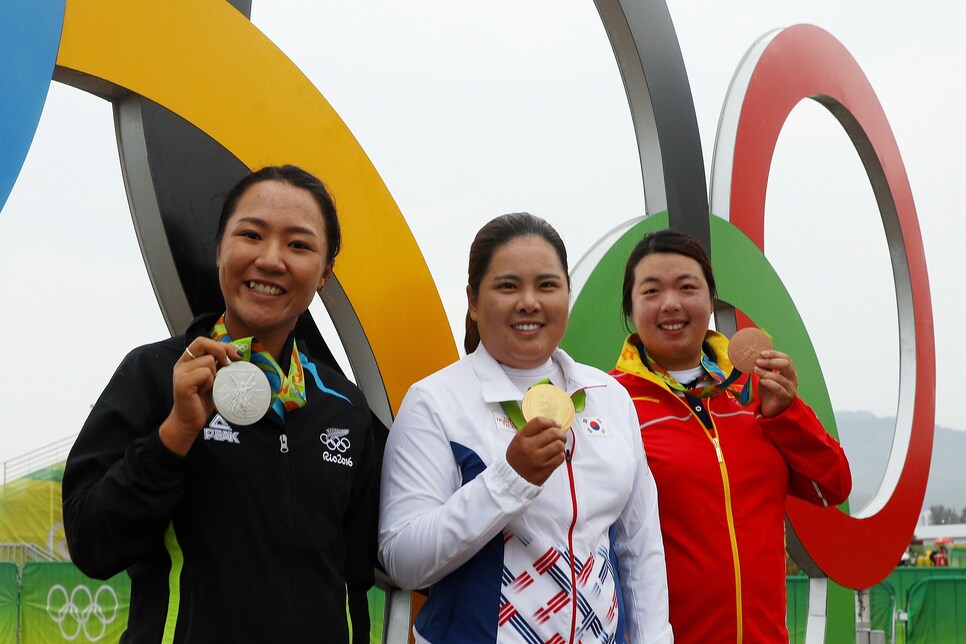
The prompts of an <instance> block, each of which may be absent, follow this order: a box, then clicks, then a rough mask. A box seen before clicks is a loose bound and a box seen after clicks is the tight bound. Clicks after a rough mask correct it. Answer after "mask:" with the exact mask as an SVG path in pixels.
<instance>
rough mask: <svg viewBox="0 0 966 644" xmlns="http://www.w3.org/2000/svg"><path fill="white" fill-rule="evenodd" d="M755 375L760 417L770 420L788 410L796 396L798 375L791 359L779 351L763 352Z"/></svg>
mask: <svg viewBox="0 0 966 644" xmlns="http://www.w3.org/2000/svg"><path fill="white" fill-rule="evenodd" d="M755 374H756V375H757V376H758V399H759V400H760V401H761V414H762V416H764V417H765V418H771V417H773V416H777V415H778V414H780V413H782V412H783V411H785V410H786V409H788V406H789V405H791V404H792V401H793V400H795V396H797V395H798V373H796V371H795V364H794V363H793V362H792V359H791V358H790V357H789V356H788V355H787V354H784V353H782V352H781V351H774V350H769V351H763V352H762V354H761V357H760V358H758V361H757V363H756V366H755Z"/></svg>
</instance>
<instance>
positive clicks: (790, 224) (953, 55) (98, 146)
mask: <svg viewBox="0 0 966 644" xmlns="http://www.w3.org/2000/svg"><path fill="white" fill-rule="evenodd" d="M669 7H670V12H671V17H672V19H673V21H674V24H675V28H676V31H677V35H678V39H679V41H680V43H681V49H682V52H683V55H684V61H685V65H686V67H687V70H688V75H689V78H690V82H691V88H692V92H693V95H694V101H695V107H696V111H697V118H698V125H699V129H700V134H701V139H702V145H703V148H704V154H705V164H706V167H707V168H708V169H709V170H710V159H711V154H712V150H713V146H714V138H715V132H716V128H717V121H718V116H719V111H720V108H721V105H722V102H723V100H724V97H725V93H726V91H727V88H728V84H729V82H730V80H731V76H732V74H733V72H734V70H735V68H736V67H737V65H738V63H739V61H740V60H741V58H742V56H743V54H744V53H745V51H746V50H747V49H748V48H749V47H750V46H751V45H752V44H753V43H754V42H755V41H756V40H758V39H759V38H760V37H761V36H762V35H764V34H765V33H767V32H769V31H771V30H772V29H775V28H780V27H786V26H790V25H792V24H796V23H801V22H807V23H812V24H815V25H818V26H820V27H822V28H824V29H826V30H827V31H829V32H830V33H831V34H832V35H834V36H835V37H837V38H838V39H839V40H840V41H841V42H842V43H843V44H844V45H845V47H846V48H847V49H849V50H850V52H851V53H852V55H853V56H854V57H855V58H856V60H857V61H858V63H859V65H860V66H861V67H862V68H863V70H864V71H865V73H866V75H867V76H868V77H869V79H870V81H871V83H872V86H873V87H874V88H875V91H876V92H877V94H878V96H879V99H880V102H881V103H882V105H883V108H884V110H885V113H886V115H887V116H888V118H889V122H890V123H891V126H892V129H893V131H894V133H895V137H896V139H897V141H898V144H899V148H900V150H901V153H902V157H903V160H904V162H905V166H906V169H907V171H908V174H909V179H910V183H911V185H912V191H913V194H914V196H915V200H916V205H917V209H918V213H919V221H920V225H921V228H922V232H923V238H924V244H925V250H926V257H927V262H928V269H929V277H930V281H931V289H932V301H933V313H934V317H935V333H936V355H937V401H936V417H937V422H938V423H939V424H941V425H946V426H950V427H953V428H957V429H966V420H964V417H966V416H964V414H966V396H963V395H962V394H961V392H960V388H961V385H962V383H963V376H962V369H961V368H959V364H961V363H964V362H966V349H964V348H963V346H964V343H963V342H961V341H960V340H959V338H957V337H956V332H957V331H958V328H957V327H958V325H959V324H960V323H961V321H962V320H963V319H964V317H966V316H964V313H966V310H964V302H963V297H962V295H961V294H962V291H963V287H962V285H961V283H960V279H959V278H960V273H961V271H962V269H963V267H964V265H966V261H964V260H963V252H962V248H961V247H962V238H963V235H962V233H961V232H960V230H959V228H958V225H957V224H956V223H955V222H956V221H957V220H958V219H960V218H961V215H960V213H959V212H958V208H959V207H960V204H961V202H962V197H961V195H959V194H958V189H957V188H955V186H956V185H961V183H962V182H961V175H962V170H963V164H962V162H961V154H962V150H963V149H966V126H964V125H963V122H962V118H961V114H960V107H961V106H962V105H963V104H966V89H964V84H963V83H962V82H960V81H959V78H960V76H961V73H960V72H961V67H962V65H963V64H964V63H966V43H964V41H963V39H962V38H961V35H960V34H959V33H958V31H959V30H961V27H962V25H963V24H966V8H964V6H963V5H962V4H961V3H958V2H952V1H948V2H926V3H917V4H913V3H909V2H897V1H892V0H887V1H879V2H849V3H842V2H837V1H836V2H833V1H831V0H812V1H811V2H808V3H776V2H766V1H764V0H762V1H751V0H740V1H728V2H719V3H707V2H695V1H692V2H683V1H675V0H670V2H669ZM253 21H254V22H255V24H256V25H258V26H259V27H260V28H261V29H262V30H263V31H264V32H265V33H266V34H267V35H268V36H269V37H270V38H271V39H272V40H273V41H274V42H275V43H276V44H278V45H279V47H280V48H281V49H282V50H283V51H284V52H286V53H287V54H288V55H289V56H290V57H291V58H292V60H293V61H294V62H295V64H296V65H298V66H299V67H300V68H301V69H302V70H303V71H304V72H305V73H306V74H307V75H308V76H309V77H310V78H311V79H312V80H313V82H314V83H315V84H316V86H317V87H318V88H319V89H320V91H321V92H322V93H323V94H324V95H325V96H326V98H327V99H328V100H329V102H330V103H331V104H332V105H333V106H334V107H335V109H336V110H337V111H338V113H339V114H340V115H341V116H342V118H343V119H344V120H345V122H346V123H347V124H348V126H349V128H350V129H351V130H352V131H353V133H354V134H355V136H356V137H357V138H358V139H359V141H360V143H361V144H362V146H363V148H364V149H365V150H366V151H367V153H368V154H369V156H370V158H371V159H372V161H373V163H374V165H375V167H376V168H377V170H378V171H379V172H380V174H381V175H382V177H383V179H384V180H385V182H386V184H387V185H388V186H389V189H390V191H391V192H392V194H393V195H394V196H395V198H396V200H397V202H398V204H399V206H400V208H401V210H402V212H403V214H404V215H405V216H406V219H407V221H408V222H409V224H410V226H411V227H412V229H413V232H414V234H415V237H416V240H417V241H418V242H419V244H420V246H421V248H422V250H423V253H424V254H425V256H426V259H427V262H428V264H429V266H430V269H431V271H432V273H433V275H434V277H435V279H436V282H437V285H438V288H439V290H440V293H441V296H442V298H443V301H444V304H445V306H446V309H447V313H448V315H449V317H450V319H451V321H452V324H453V327H454V330H458V329H460V328H461V325H462V318H463V315H464V312H465V301H464V295H463V289H464V286H465V283H466V254H467V249H468V247H469V244H470V241H471V240H472V237H473V235H474V233H475V232H476V230H478V229H479V227H480V226H481V225H482V224H483V223H485V222H486V221H487V220H489V219H490V218H492V217H493V216H496V215H498V214H502V213H504V212H510V211H519V210H528V211H531V212H533V213H535V214H538V215H540V216H542V217H544V218H546V219H547V220H549V221H550V222H551V223H552V224H554V225H555V226H556V227H557V229H558V230H559V231H560V232H561V234H562V236H563V238H564V240H565V242H566V243H567V246H568V249H569V252H570V254H571V257H572V263H575V262H576V260H577V259H578V258H579V257H580V256H582V255H583V254H584V253H585V252H586V251H587V250H588V249H589V248H590V247H591V245H592V244H593V243H594V242H595V241H596V240H597V239H598V238H599V237H601V236H602V235H603V234H604V233H606V232H607V231H609V230H610V229H611V228H613V227H614V226H617V225H618V224H620V223H622V222H624V221H626V220H628V219H631V218H633V217H637V216H639V215H640V214H642V212H643V192H642V188H641V179H640V167H639V164H638V161H637V151H636V148H635V137H634V132H633V128H632V125H631V120H630V115H629V112H628V108H627V102H626V100H625V97H624V91H623V87H622V85H621V80H620V76H619V73H618V70H617V66H616V64H615V62H614V58H613V55H612V53H611V50H610V45H609V43H608V42H607V38H606V35H605V33H604V30H603V28H602V26H601V24H600V20H599V17H598V15H597V12H596V9H595V7H594V5H593V3H592V2H590V1H589V0H580V1H577V0H539V1H537V0H513V1H508V0H491V1H490V2H487V3H469V2H452V1H451V0H447V1H442V0H436V1H424V2H413V1H411V0H403V1H400V0H392V1H390V0H367V1H366V2H343V1H336V0H315V1H313V2H308V1H307V0H272V2H266V1H261V2H260V0H254V7H253ZM336 198H337V199H338V195H336ZM0 235H2V238H3V239H4V241H5V242H6V244H5V247H4V252H3V253H2V254H0V272H2V274H3V275H4V276H5V278H6V279H4V280H2V282H0V298H2V301H4V302H5V303H6V312H5V315H4V316H3V319H4V323H3V330H4V339H5V342H4V345H5V354H6V361H5V369H4V370H3V372H2V375H0V405H2V407H3V409H4V414H3V418H4V420H3V421H2V422H0V431H2V432H3V439H2V441H0V462H2V461H6V460H9V459H11V458H14V457H17V456H19V455H21V454H24V453H25V452H28V451H30V450H34V449H36V448H39V447H42V446H44V445H47V444H49V443H51V442H52V441H55V440H58V439H61V438H64V437H67V436H71V435H72V434H74V433H76V432H77V431H78V429H79V428H80V426H81V424H82V423H83V420H84V418H85V417H86V415H87V412H88V410H89V408H90V405H91V404H92V403H93V401H94V400H95V399H96V397H97V396H98V394H99V393H100V391H101V389H102V388H103V386H104V385H105V384H106V382H107V380H108V378H109V377H110V374H111V373H112V372H113V370H114V368H115V367H116V365H117V363H118V362H119V361H120V359H121V358H122V357H123V355H124V354H125V353H126V352H127V351H128V350H129V349H130V348H131V347H133V346H135V345H137V344H140V343H144V342H148V341H152V340H155V339H159V338H161V337H163V336H164V335H166V333H167V331H166V328H165V326H164V323H163V321H162V318H161V315H160V312H159V310H158V306H157V303H156V301H155V299H154V296H153V293H152V290H151V287H150V284H149V282H148V278H147V275H146V273H145V269H144V266H143V263H142V261H141V258H140V252H139V250H138V247H137V243H136V240H135V236H134V232H133V228H132V226H131V220H130V214H129V212H128V209H127V201H126V198H125V195H124V188H123V184H122V180H121V174H120V168H119V164H118V158H117V148H116V145H115V138H114V126H113V118H112V113H111V108H110V106H109V104H108V103H106V102H104V101H102V100H101V99H98V98H95V97H92V96H90V95H87V94H85V93H83V92H81V91H79V90H75V89H73V88H70V87H65V86H62V85H59V84H57V83H54V84H52V86H51V91H50V95H49V97H48V101H47V105H46V108H45V111H44V115H43V118H42V120H41V123H40V127H39V129H38V132H37V136H36V138H35V141H34V144H33V147H32V148H31V151H30V154H29V156H28V158H27V160H26V163H25V165H24V169H23V171H22V173H21V175H20V178H19V180H18V182H17V184H16V185H15V187H14V190H13V192H12V194H11V196H10V198H9V200H8V202H7V204H6V206H5V208H4V210H3V212H2V213H0ZM349 243H351V241H350V242H349ZM766 254H767V255H768V257H769V259H770V260H771V262H772V263H773V264H774V265H775V267H776V268H777V269H778V271H779V273H780V275H781V277H782V279H783V280H784V282H785V284H786V286H787V287H788V288H789V290H790V292H791V294H792V297H793V299H794V300H795V302H796V304H797V305H798V308H799V310H800V311H801V312H802V315H803V317H804V319H805V322H806V324H807V326H808V329H809V333H810V334H811V337H812V339H813V342H814V344H815V346H816V349H817V351H818V355H819V359H820V361H821V363H822V365H823V370H824V373H825V377H826V380H827V381H828V384H829V388H830V393H831V398H832V403H833V406H834V407H835V408H836V409H837V410H866V411H870V412H872V413H874V414H876V415H879V416H891V415H893V414H894V413H895V409H896V394H897V388H898V384H897V383H898V373H897V370H898V350H897V338H898V332H897V325H896V312H895V296H894V285H893V282H892V277H891V269H890V264H889V255H888V251H887V248H886V244H885V235H884V233H883V232H882V226H881V222H880V220H879V217H878V211H877V209H876V205H875V202H874V199H873V195H872V191H871V188H870V187H869V184H868V181H867V179H866V177H865V175H864V171H863V169H862V167H861V164H860V162H859V159H858V156H857V155H856V153H855V152H854V150H853V149H852V147H851V144H850V142H849V140H848V137H847V136H846V134H845V133H844V131H842V130H841V129H840V128H839V126H838V124H837V123H836V121H835V120H834V119H833V118H832V116H831V115H829V114H828V113H827V112H825V110H824V108H821V107H820V106H818V105H817V104H814V103H811V102H806V103H804V104H802V105H800V106H799V107H798V108H796V110H795V112H793V114H792V116H791V118H790V120H789V122H788V123H787V124H786V127H785V130H784V131H783V133H782V136H781V138H780V140H779V145H778V150H777V152H776V157H775V164H774V166H773V169H772V174H771V178H770V182H769V192H768V202H767V212H766ZM374 278H377V276H374ZM454 332H455V331H454ZM458 338H460V339H461V336H458Z"/></svg>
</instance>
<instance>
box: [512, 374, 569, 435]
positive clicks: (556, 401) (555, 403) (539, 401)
mask: <svg viewBox="0 0 966 644" xmlns="http://www.w3.org/2000/svg"><path fill="white" fill-rule="evenodd" d="M522 407H523V417H524V418H525V419H526V420H527V422H529V421H531V420H533V419H534V418H536V417H537V416H543V417H545V418H552V419H553V420H555V421H557V422H558V423H560V429H562V430H567V429H570V426H571V425H573V424H574V414H575V413H576V412H575V411H574V401H572V400H571V399H570V396H568V395H567V392H566V391H564V390H563V389H561V388H560V387H557V386H555V385H550V384H542V385H534V386H532V387H530V389H528V390H527V395H525V396H524V397H523V405H522Z"/></svg>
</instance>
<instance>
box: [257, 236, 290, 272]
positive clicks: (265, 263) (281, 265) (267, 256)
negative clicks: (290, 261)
mask: <svg viewBox="0 0 966 644" xmlns="http://www.w3.org/2000/svg"><path fill="white" fill-rule="evenodd" d="M282 250H283V249H282V247H281V246H280V245H279V244H278V243H275V242H270V243H267V244H263V245H262V248H261V252H260V253H259V254H258V257H256V258H255V266H257V267H258V268H260V269H262V270H265V271H271V272H276V273H277V272H280V271H282V270H284V269H285V260H284V258H283V254H282Z"/></svg>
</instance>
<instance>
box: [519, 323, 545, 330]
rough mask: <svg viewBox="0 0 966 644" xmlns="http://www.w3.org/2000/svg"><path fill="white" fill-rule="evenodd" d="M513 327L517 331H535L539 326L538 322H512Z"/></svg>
mask: <svg viewBox="0 0 966 644" xmlns="http://www.w3.org/2000/svg"><path fill="white" fill-rule="evenodd" d="M513 328H514V329H516V330H517V331H536V330H537V329H539V328H540V325H539V324H514V325H513Z"/></svg>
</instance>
